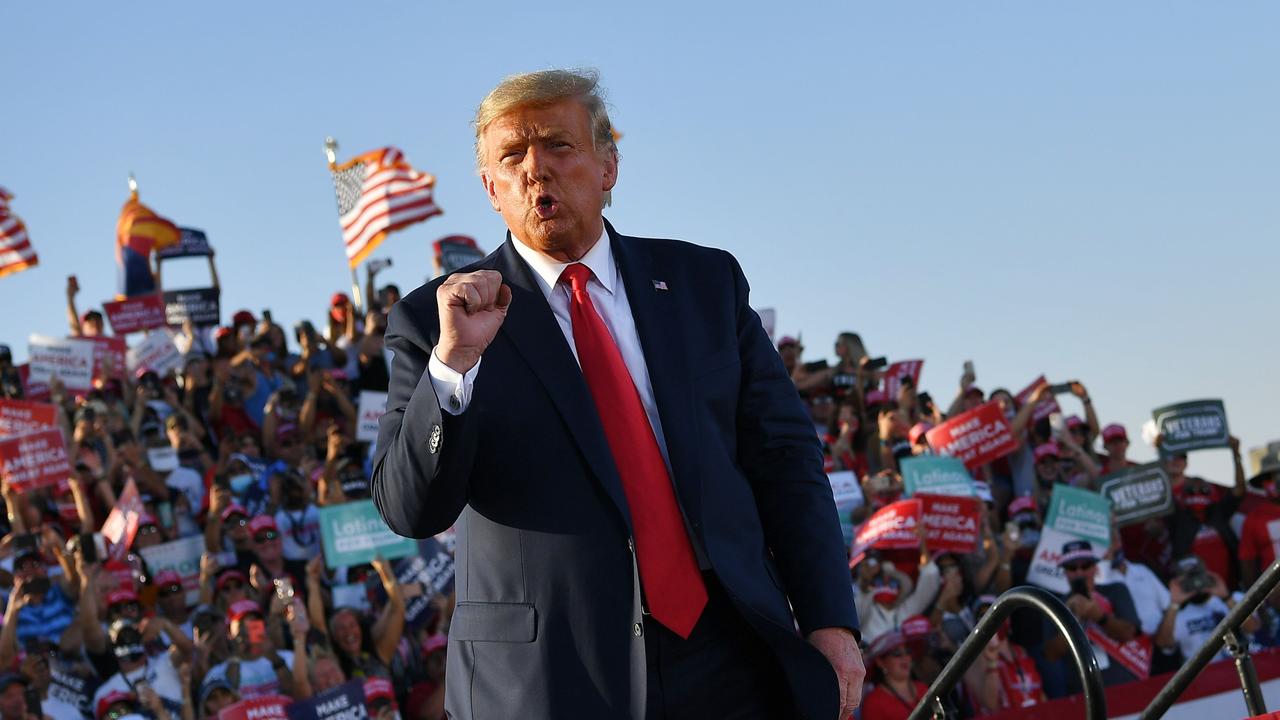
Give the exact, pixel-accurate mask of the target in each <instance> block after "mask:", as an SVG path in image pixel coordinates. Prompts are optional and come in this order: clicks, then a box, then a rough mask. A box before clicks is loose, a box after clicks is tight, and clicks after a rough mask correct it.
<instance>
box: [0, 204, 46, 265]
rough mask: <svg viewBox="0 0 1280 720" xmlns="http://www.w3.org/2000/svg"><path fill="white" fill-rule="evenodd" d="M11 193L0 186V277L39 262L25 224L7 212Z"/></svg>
mask: <svg viewBox="0 0 1280 720" xmlns="http://www.w3.org/2000/svg"><path fill="white" fill-rule="evenodd" d="M12 199H13V194H12V193H10V192H9V191H8V190H5V189H4V188H2V187H0V277H4V276H5V275H8V274H9V273H16V272H19V271H21V270H26V269H27V268H32V267H35V266H36V265H38V264H39V263H40V260H39V258H37V257H36V250H35V248H33V247H31V241H30V240H28V239H27V226H26V225H23V224H22V221H21V220H19V219H18V216H17V215H14V214H12V213H10V212H9V201H10V200H12Z"/></svg>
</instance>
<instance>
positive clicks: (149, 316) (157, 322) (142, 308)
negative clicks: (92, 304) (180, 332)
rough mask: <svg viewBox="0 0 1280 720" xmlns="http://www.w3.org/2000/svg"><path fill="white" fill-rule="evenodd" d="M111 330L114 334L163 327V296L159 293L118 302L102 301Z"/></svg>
mask: <svg viewBox="0 0 1280 720" xmlns="http://www.w3.org/2000/svg"><path fill="white" fill-rule="evenodd" d="M102 309H103V310H106V311H107V320H109V321H111V330H112V332H114V333H115V334H116V335H128V334H129V333H131V332H139V331H141V330H150V329H152V328H158V327H164V324H165V319H164V297H162V296H161V295H160V293H155V294H152V295H139V296H138V297H131V298H128V299H125V300H120V301H118V302H109V303H103V305H102Z"/></svg>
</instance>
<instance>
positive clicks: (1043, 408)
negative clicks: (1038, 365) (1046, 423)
mask: <svg viewBox="0 0 1280 720" xmlns="http://www.w3.org/2000/svg"><path fill="white" fill-rule="evenodd" d="M1048 384H1049V381H1048V380H1046V379H1045V378H1044V375H1041V376H1040V377H1038V378H1036V379H1035V380H1032V381H1031V384H1030V385H1028V386H1026V387H1025V388H1023V389H1022V392H1020V393H1018V394H1017V395H1016V396H1014V397H1015V398H1016V399H1017V400H1018V407H1022V406H1023V405H1026V404H1027V403H1028V402H1030V401H1031V395H1032V394H1033V393H1034V392H1035V391H1036V390H1039V389H1040V386H1041V385H1048ZM1060 412H1062V406H1061V405H1059V404H1058V399H1057V398H1055V397H1054V396H1053V395H1049V396H1048V397H1046V398H1045V399H1044V400H1041V401H1040V404H1039V405H1036V407H1035V410H1032V411H1031V419H1032V420H1033V421H1035V422H1039V421H1041V420H1044V419H1045V418H1047V417H1049V416H1050V415H1052V414H1054V413H1060Z"/></svg>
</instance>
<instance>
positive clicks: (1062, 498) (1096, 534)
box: [1044, 485, 1111, 552]
mask: <svg viewBox="0 0 1280 720" xmlns="http://www.w3.org/2000/svg"><path fill="white" fill-rule="evenodd" d="M1044 525H1045V527H1047V528H1053V529H1054V530H1058V531H1060V532H1063V533H1066V534H1068V535H1074V536H1076V537H1078V538H1082V539H1084V540H1088V541H1089V542H1091V543H1093V549H1094V550H1096V551H1098V552H1102V551H1104V550H1106V549H1107V548H1108V547H1110V545H1111V501H1110V500H1107V499H1106V498H1105V497H1103V496H1101V495H1099V494H1098V493H1096V492H1090V491H1088V490H1081V489H1080V488H1075V487H1071V486H1070V485H1054V486H1053V497H1051V498H1050V499H1049V514H1048V516H1047V517H1046V518H1045V523H1044Z"/></svg>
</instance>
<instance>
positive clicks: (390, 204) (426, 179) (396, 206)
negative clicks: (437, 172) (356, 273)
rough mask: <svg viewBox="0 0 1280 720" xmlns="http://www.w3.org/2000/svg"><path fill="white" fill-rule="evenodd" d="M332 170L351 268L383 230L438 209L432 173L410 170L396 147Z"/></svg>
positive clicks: (436, 212)
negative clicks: (432, 190)
mask: <svg viewBox="0 0 1280 720" xmlns="http://www.w3.org/2000/svg"><path fill="white" fill-rule="evenodd" d="M331 169H332V170H333V185H334V189H335V190H336V191H337V194H338V220H339V222H341V223H342V239H343V241H344V242H345V243H346V244H347V261H348V262H350V263H351V267H353V268H354V267H356V266H357V265H359V264H360V263H361V261H363V260H364V259H365V257H366V256H368V255H369V253H371V252H373V251H374V249H376V248H377V247H378V245H379V244H381V243H382V240H383V238H385V237H386V236H387V233H390V232H392V231H395V230H399V229H400V228H403V227H406V226H408V225H412V224H413V223H416V222H422V221H423V220H426V219H427V218H429V217H432V216H434V215H439V214H440V213H441V212H442V211H441V210H440V208H438V207H436V204H435V201H434V200H433V199H432V198H431V188H432V187H433V186H434V185H435V183H436V179H435V177H433V176H431V175H428V174H427V173H423V172H418V171H417V170H414V169H413V167H412V166H410V165H409V163H408V162H407V161H406V160H405V159H404V153H402V152H400V150H398V149H397V148H393V147H385V148H382V149H380V150H374V151H372V152H368V153H365V154H364V155H361V156H359V157H355V158H352V159H351V160H348V161H347V162H346V163H344V164H342V165H337V166H332V168H331Z"/></svg>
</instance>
